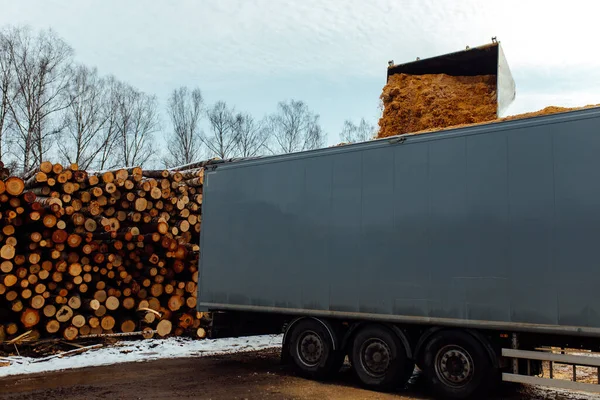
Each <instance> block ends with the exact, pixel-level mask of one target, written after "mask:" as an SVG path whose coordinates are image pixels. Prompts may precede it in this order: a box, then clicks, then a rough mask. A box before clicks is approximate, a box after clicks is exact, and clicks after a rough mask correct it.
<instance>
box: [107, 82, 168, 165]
mask: <svg viewBox="0 0 600 400" xmlns="http://www.w3.org/2000/svg"><path fill="white" fill-rule="evenodd" d="M115 96H116V99H115V100H116V115H115V128H116V134H117V142H118V145H117V147H118V156H119V161H120V164H121V165H123V166H125V167H134V166H144V164H146V163H147V162H149V161H150V160H151V159H152V158H153V156H154V155H155V151H156V149H155V147H154V136H153V134H154V133H155V132H156V131H158V129H159V121H158V110H157V101H156V97H155V96H150V95H147V94H146V93H143V92H140V91H139V90H137V89H135V88H134V87H132V86H130V85H127V84H123V83H120V84H117V87H116V93H115Z"/></svg>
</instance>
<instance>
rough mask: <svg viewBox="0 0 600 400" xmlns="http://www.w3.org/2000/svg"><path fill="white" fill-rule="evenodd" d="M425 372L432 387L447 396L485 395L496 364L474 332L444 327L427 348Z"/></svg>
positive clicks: (439, 393) (425, 352)
mask: <svg viewBox="0 0 600 400" xmlns="http://www.w3.org/2000/svg"><path fill="white" fill-rule="evenodd" d="M423 351H424V372H425V375H426V377H427V380H428V381H429V383H430V386H431V388H432V389H433V391H434V392H436V394H438V395H439V396H441V397H444V398H452V399H465V398H471V397H472V396H475V395H481V391H483V390H484V389H485V387H486V386H487V385H486V383H490V382H491V378H492V377H493V365H492V362H491V360H490V358H489V356H488V355H487V353H486V351H485V349H484V348H483V346H482V345H481V343H479V342H478V341H477V340H476V339H475V338H473V337H472V336H471V335H469V334H467V333H464V332H460V331H444V332H440V333H438V334H436V335H434V336H433V337H432V338H431V339H430V340H429V342H428V343H427V345H426V346H425V348H424V350H423Z"/></svg>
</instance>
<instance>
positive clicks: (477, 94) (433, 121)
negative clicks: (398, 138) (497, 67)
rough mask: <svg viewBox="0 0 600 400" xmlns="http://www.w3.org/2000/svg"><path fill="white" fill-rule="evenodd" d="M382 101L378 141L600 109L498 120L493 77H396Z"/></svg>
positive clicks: (549, 109)
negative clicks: (403, 135) (401, 135)
mask: <svg viewBox="0 0 600 400" xmlns="http://www.w3.org/2000/svg"><path fill="white" fill-rule="evenodd" d="M380 97H381V100H382V106H383V108H384V109H383V115H382V117H381V119H380V120H379V132H378V134H377V136H376V138H385V137H389V136H395V135H400V134H403V133H411V134H420V133H428V132H436V131H440V130H444V129H448V128H459V127H466V126H473V125H480V124H484V123H496V122H502V121H510V120H516V119H524V118H531V117H537V116H542V115H549V114H557V113H563V112H568V111H575V110H582V109H586V108H593V107H598V106H600V104H591V105H586V106H583V107H557V106H549V107H546V108H544V109H542V110H538V111H535V112H528V113H524V114H518V115H511V116H508V117H504V118H497V117H496V109H497V103H496V77H495V76H494V75H480V76H462V77H460V76H458V77H457V76H450V75H445V74H432V75H406V74H397V75H392V76H391V77H390V79H389V82H388V83H387V84H386V85H385V86H384V88H383V92H382V94H381V96H380Z"/></svg>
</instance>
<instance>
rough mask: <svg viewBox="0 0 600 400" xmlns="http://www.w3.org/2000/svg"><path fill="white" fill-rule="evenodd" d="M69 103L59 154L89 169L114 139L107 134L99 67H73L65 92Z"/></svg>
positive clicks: (103, 82) (107, 115) (104, 88)
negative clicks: (97, 68)
mask: <svg viewBox="0 0 600 400" xmlns="http://www.w3.org/2000/svg"><path fill="white" fill-rule="evenodd" d="M65 95H66V96H67V97H68V98H67V102H68V103H69V104H70V106H69V108H68V109H67V114H66V125H67V126H66V129H65V133H64V135H62V137H61V140H59V141H58V149H59V152H60V154H61V155H62V156H63V157H64V158H65V159H66V160H67V161H68V162H69V163H77V164H79V166H80V167H81V168H83V169H88V168H90V166H91V165H92V163H93V162H94V161H95V160H96V158H97V157H98V156H99V155H100V153H101V152H103V151H104V150H105V148H106V147H107V146H110V145H111V144H112V142H114V136H115V135H114V134H113V135H105V134H104V133H105V125H106V122H107V121H108V119H109V118H110V114H109V113H108V112H107V110H106V109H105V108H106V102H107V99H106V97H107V91H106V82H105V80H104V79H102V78H101V77H99V76H98V71H97V70H96V68H88V67H86V66H84V65H79V66H77V67H76V68H74V70H73V75H72V77H71V83H70V85H69V88H68V90H67V92H66V94H65Z"/></svg>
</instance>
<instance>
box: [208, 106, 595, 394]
mask: <svg viewBox="0 0 600 400" xmlns="http://www.w3.org/2000/svg"><path fill="white" fill-rule="evenodd" d="M599 155H600V108H598V107H590V108H585V109H580V110H575V111H568V112H562V113H557V114H553V115H541V116H535V117H529V118H522V119H514V120H499V121H497V122H490V123H483V124H478V125H473V126H464V127H455V128H448V129H443V130H439V131H435V132H429V133H420V134H404V135H399V136H394V137H389V138H385V139H378V140H372V141H368V142H362V143H354V144H349V145H344V146H336V147H329V148H324V149H319V150H313V151H305V152H299V153H292V154H285V155H277V156H269V157H259V158H255V159H246V160H239V161H232V162H227V161H223V162H221V163H214V164H212V165H210V166H209V167H208V169H207V170H206V173H205V182H204V189H203V202H202V211H201V212H202V231H201V239H200V248H201V256H200V265H199V285H198V310H199V311H210V312H212V313H214V323H215V326H214V334H215V335H218V334H219V332H221V334H229V335H232V334H238V333H239V331H236V329H235V327H241V326H250V325H252V324H253V325H252V326H253V327H254V328H255V330H254V331H253V332H255V333H269V332H282V333H283V342H282V356H283V358H284V360H286V361H291V362H293V363H294V364H295V365H296V367H297V368H298V369H299V370H300V371H302V372H303V373H305V374H306V375H307V376H310V377H312V378H315V379H324V378H327V377H329V376H331V375H332V374H335V373H336V372H338V371H339V370H340V368H341V366H342V363H343V362H344V360H345V359H346V357H347V358H348V360H349V362H350V364H351V365H352V368H353V370H354V371H355V373H356V375H357V377H358V379H359V380H360V382H361V383H362V384H363V385H365V386H366V387H367V388H371V389H375V390H390V389H393V388H395V387H398V386H402V385H403V384H404V383H406V381H407V380H408V379H409V377H410V376H411V374H412V372H413V369H414V367H415V365H416V366H418V367H419V369H421V370H422V371H423V373H424V376H425V377H426V379H427V381H428V385H429V387H431V388H432V389H433V390H434V391H435V393H437V394H438V395H440V396H443V397H451V398H467V397H472V396H477V395H479V396H481V395H482V393H484V391H485V390H490V388H493V387H494V385H495V384H496V383H498V382H500V381H510V382H517V383H526V384H541V385H547V386H554V387H561V388H567V389H582V390H587V391H594V392H600V385H594V384H587V383H580V382H576V381H566V380H557V379H548V378H544V377H540V376H539V375H540V374H541V372H542V361H549V362H558V363H566V364H571V365H573V368H574V369H575V366H576V365H586V366H593V367H600V358H594V357H591V356H586V355H574V354H572V353H571V351H570V350H569V349H580V350H585V351H599V350H600V346H599V345H598V344H599V343H600V340H599V337H600V290H598V288H597V286H598V283H599V281H600V250H599V246H598V240H599V238H600V179H599V178H598V171H600V156H599ZM219 321H225V322H222V323H220V324H219ZM557 348H558V349H561V351H559V352H555V351H551V350H552V349H557ZM480 398H481V397H480Z"/></svg>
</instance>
